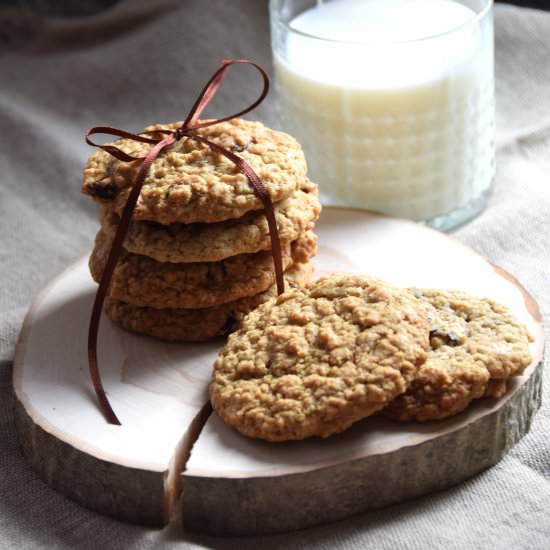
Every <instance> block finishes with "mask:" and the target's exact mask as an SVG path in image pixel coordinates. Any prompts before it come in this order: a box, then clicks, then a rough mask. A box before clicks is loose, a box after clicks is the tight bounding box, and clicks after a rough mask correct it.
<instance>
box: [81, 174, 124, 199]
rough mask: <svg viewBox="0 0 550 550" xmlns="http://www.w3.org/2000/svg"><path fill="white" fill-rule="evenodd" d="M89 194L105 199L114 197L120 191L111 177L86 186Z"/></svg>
mask: <svg viewBox="0 0 550 550" xmlns="http://www.w3.org/2000/svg"><path fill="white" fill-rule="evenodd" d="M86 190H87V192H88V194H89V195H91V196H92V197H96V198H98V199H103V200H111V199H114V198H115V196H116V195H117V193H118V187H117V186H116V185H115V183H114V181H113V180H111V179H102V180H99V181H94V182H93V183H89V184H88V185H87V186H86Z"/></svg>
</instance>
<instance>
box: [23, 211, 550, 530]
mask: <svg viewBox="0 0 550 550" xmlns="http://www.w3.org/2000/svg"><path fill="white" fill-rule="evenodd" d="M316 231H317V233H318V235H319V244H320V249H319V254H318V257H317V258H316V260H315V263H316V265H317V275H322V274H323V273H328V272H331V271H347V272H358V273H368V274H371V275H375V276H379V277H382V278H385V279H387V280H388V281H390V282H393V283H394V284H397V285H399V286H426V287H440V288H458V289H463V290H466V291H468V292H471V293H472V294H475V295H479V296H488V297H491V298H494V299H496V300H498V301H500V302H502V303H504V304H506V305H508V306H509V307H510V308H511V309H512V310H513V311H514V313H515V315H516V316H517V317H518V318H520V319H521V320H522V321H523V322H525V323H526V324H527V325H528V326H529V329H530V330H531V332H532V333H533V335H534V336H535V341H534V343H533V344H532V353H533V357H534V360H533V364H532V365H531V367H530V368H528V369H527V371H526V372H525V374H524V376H522V377H521V378H518V379H517V380H515V381H514V382H513V383H512V384H510V388H509V390H508V392H507V394H506V396H505V397H504V398H503V399H501V400H500V401H498V402H497V403H495V402H493V401H489V400H481V401H479V402H478V403H476V404H474V405H473V406H472V407H470V408H469V409H468V411H466V412H465V413H463V414H461V415H459V416H457V417H455V418H451V419H449V420H446V421H441V422H436V423H430V424H397V423H394V422H391V421H389V420H385V419H381V418H375V419H367V420H365V421H363V422H360V423H358V424H357V425H356V426H355V427H353V428H352V429H351V430H349V431H348V432H346V433H344V434H341V435H338V436H334V437H332V438H330V439H328V440H323V441H321V440H308V441H303V442H293V443H287V444H267V443H264V442H260V441H253V440H248V439H245V438H244V437H242V436H240V435H239V434H237V433H236V432H234V431H233V430H231V429H230V428H228V427H226V426H225V425H224V424H223V423H222V422H221V421H220V420H219V418H218V417H217V416H215V415H213V416H211V417H210V419H209V420H208V422H207V423H206V425H205V427H204V429H203V431H202V432H201V434H200V436H199V437H198V440H197V441H196V442H195V444H194V447H193V450H192V453H191V456H190V459H189V461H188V463H187V467H186V470H185V475H184V477H183V483H184V486H185V483H186V482H187V483H189V485H190V487H191V486H192V484H193V483H198V485H196V486H197V487H202V488H201V489H200V490H201V491H204V490H208V487H212V486H211V485H209V484H208V483H206V484H202V485H201V480H202V481H204V480H218V479H225V480H230V479H233V480H235V481H238V480H240V479H247V480H250V479H251V478H252V479H253V478H266V477H273V476H274V477H277V476H287V475H289V474H296V475H299V474H300V473H304V472H314V471H321V472H322V471H323V469H324V468H326V467H334V466H335V465H336V466H338V465H339V464H340V465H344V466H343V470H342V471H343V472H345V471H347V470H346V468H345V465H346V464H349V463H350V462H353V461H356V460H358V459H362V458H365V457H372V456H380V455H387V454H392V453H395V452H400V450H401V449H407V448H409V449H410V448H411V447H418V446H420V445H421V444H422V443H426V442H432V443H433V442H434V441H437V440H439V439H441V438H442V436H444V435H446V434H450V433H453V434H457V433H460V432H461V431H467V430H468V429H469V427H471V425H472V424H476V423H480V422H481V421H482V420H483V418H486V417H490V416H491V415H492V414H493V413H494V412H495V411H496V410H497V409H499V408H502V407H504V406H505V405H506V404H507V403H508V402H510V403H511V401H510V400H513V399H514V396H518V395H519V394H520V393H521V389H522V387H523V386H524V385H525V384H526V383H527V382H528V381H529V380H534V378H533V373H534V372H535V369H536V367H537V365H538V363H539V362H540V359H541V356H542V347H543V334H542V326H541V322H540V318H537V311H536V305H535V304H534V303H529V301H528V300H529V298H528V297H526V295H525V294H524V292H523V291H522V289H521V288H520V287H519V286H518V285H517V284H516V283H515V282H514V281H513V280H512V279H511V278H510V277H508V276H507V275H506V274H505V273H503V272H501V271H499V270H496V269H495V268H494V266H492V265H491V264H489V263H488V262H486V261H485V260H484V259H483V258H481V257H480V256H478V255H477V254H476V253H475V252H473V251H471V250H470V249H468V248H467V247H465V246H464V245H462V244H460V243H458V242H457V241H454V240H453V239H451V238H449V237H448V236H446V235H443V234H441V233H438V232H436V231H433V230H431V229H427V228H425V227H422V226H420V225H416V224H413V223H410V222H406V221H401V220H394V219H390V218H382V217H377V216H374V215H371V214H367V213H365V212H362V211H353V210H343V209H326V210H325V211H324V212H323V214H322V216H321V219H320V221H319V223H318V226H317V228H316ZM95 288H96V287H95V284H94V283H93V282H92V280H91V278H90V276H89V275H88V271H87V265H86V262H85V261H81V262H79V263H77V264H75V265H74V266H73V267H72V268H70V269H69V270H67V271H66V272H65V273H63V274H62V275H61V276H60V277H59V278H58V279H56V280H55V281H54V282H53V283H52V284H51V285H50V286H49V287H48V288H47V289H46V290H45V291H44V292H43V293H42V294H41V295H40V296H39V297H38V298H37V300H36V301H35V303H34V304H33V306H32V308H31V310H30V311H29V314H28V316H27V319H26V321H25V325H24V328H23V331H22V334H21V338H20V342H19V344H18V347H17V353H16V362H15V368H14V386H15V391H16V395H17V398H18V400H19V403H20V405H21V407H20V410H21V414H22V415H24V416H25V419H26V420H25V421H23V422H20V423H19V425H20V427H21V428H20V429H21V431H22V433H21V437H22V439H23V440H24V439H25V438H26V437H27V438H28V435H29V434H28V430H29V429H30V428H29V427H30V426H32V429H33V430H34V429H35V430H40V431H41V432H44V433H46V434H50V435H51V436H53V437H52V438H50V439H49V441H50V443H48V445H50V446H52V445H53V446H54V447H55V441H59V442H60V444H63V445H69V446H70V448H72V449H74V453H75V458H74V461H73V464H72V469H71V472H70V473H69V474H63V476H65V477H66V476H67V475H71V476H73V477H74V483H75V484H78V483H79V460H78V456H79V455H82V457H87V458H89V457H92V458H97V459H99V460H100V461H101V463H102V464H104V465H105V464H106V465H109V464H113V465H115V466H116V467H117V468H122V469H123V471H124V473H125V474H128V476H129V479H131V478H132V475H133V473H134V472H135V476H134V477H135V483H132V484H130V485H135V487H136V489H135V491H136V499H137V498H138V496H137V495H138V493H139V485H140V472H143V471H149V472H154V473H158V475H159V483H161V482H163V483H164V491H165V493H167V494H168V493H170V498H172V497H173V496H177V493H178V491H179V488H178V485H177V479H176V478H177V473H178V471H177V469H175V468H174V464H175V461H176V462H177V460H178V455H180V454H181V453H182V452H183V451H182V449H181V448H179V449H178V445H179V444H180V443H181V442H182V441H183V439H184V437H185V436H186V434H188V431H189V427H190V425H191V423H192V421H193V419H194V418H195V417H196V416H197V414H198V412H199V410H200V409H201V407H202V406H203V405H204V403H205V402H206V401H207V385H208V381H209V378H210V373H211V365H212V363H213V360H214V358H215V356H216V353H217V350H218V349H219V347H220V346H221V345H222V343H223V342H222V341H216V342H211V343H206V344H200V345H195V344H169V343H165V342H160V341H156V340H154V339H151V338H147V337H143V336H138V335H134V334H130V333H126V332H124V331H122V330H120V329H118V328H117V327H114V326H113V325H112V324H111V323H110V322H109V321H108V320H107V319H103V320H102V324H101V331H100V338H99V342H100V346H99V349H100V353H99V364H100V369H101V372H102V375H103V380H104V384H105V387H106V390H107V392H108V395H109V398H110V400H111V403H112V405H113V408H114V409H115V411H116V412H117V414H118V415H119V418H120V419H121V421H122V426H121V427H118V426H111V425H108V424H107V423H106V422H105V421H104V419H103V417H102V415H101V413H100V412H99V410H98V408H97V405H96V402H95V398H94V394H93V389H92V386H91V383H90V381H89V377H88V371H87V359H86V338H87V329H88V318H89V314H90V308H91V303H92V299H93V294H94V291H95ZM526 300H527V302H526ZM537 380H538V379H537ZM537 383H540V382H537ZM531 390H532V391H535V393H536V388H535V389H534V390H533V388H531ZM523 401H525V399H523ZM523 401H522V403H523ZM531 401H533V400H531ZM535 401H536V400H535ZM518 403H519V402H518ZM520 407H523V408H522V409H521V410H520V411H519V412H517V414H519V415H523V418H524V421H523V424H522V426H523V425H524V426H525V427H524V429H525V430H526V429H528V426H529V422H530V418H531V415H532V414H533V413H534V411H535V410H536V403H534V402H533V403H531V406H530V407H528V408H529V411H527V412H526V410H524V408H525V407H524V405H520ZM511 410H512V411H513V410H514V408H513V407H512V409H511ZM512 414H516V413H512ZM480 425H481V424H480ZM491 429H493V428H491ZM502 429H506V427H505V426H504V427H503V428H502ZM521 435H522V434H521ZM521 435H518V437H521ZM193 437H194V436H193ZM518 437H515V439H517V438H518ZM507 446H508V447H509V445H507ZM501 447H502V445H501ZM505 447H506V445H505V446H504V447H502V449H501V450H500V451H499V452H501V453H503V452H505V451H506V448H507V447H506V448H505ZM433 449H435V451H433ZM37 452H38V449H36V448H34V449H33V447H32V445H31V446H27V454H30V455H31V456H30V458H31V461H32V458H33V457H32V454H33V453H37ZM431 452H437V445H436V446H435V447H433V448H432V451H431ZM442 452H443V450H442ZM445 452H448V448H447V449H446V450H445ZM493 461H494V460H493ZM117 471H118V472H120V470H117ZM350 471H351V470H350ZM41 473H42V475H43V476H44V475H45V474H44V472H41ZM331 475H333V473H332V474H331ZM467 475H471V472H470V474H466V473H465V476H467ZM117 476H118V474H117ZM119 477H120V476H119ZM53 479H54V481H52V478H50V479H48V480H47V481H49V482H51V483H52V485H54V486H56V487H57V488H59V489H60V490H64V487H66V486H67V481H68V480H67V479H64V481H63V482H59V483H56V482H55V476H53ZM113 479H115V478H113ZM167 479H168V480H170V482H169V483H168V484H167V483H166V480H167ZM162 480H164V481H162ZM69 481H70V480H69ZM457 481H459V480H454V481H453V482H457ZM314 482H315V483H318V479H315V480H314ZM301 483H305V484H306V486H304V487H303V489H304V491H305V490H307V483H308V479H307V478H303V479H302V480H301ZM428 485H429V484H428ZM275 487H276V485H275ZM427 488H428V490H429V489H430V487H427ZM432 488H433V487H432ZM109 490H112V491H115V492H116V491H120V488H117V486H116V480H115V481H113V486H112V487H110V486H109V485H107V486H106V487H103V488H102V491H109ZM132 491H133V489H132V487H130V488H129V489H128V494H126V492H125V491H124V492H125V495H124V498H129V499H130V500H131V498H132ZM83 494H84V493H83ZM88 494H89V493H88V492H87V493H85V496H83V497H81V498H80V499H79V497H78V496H76V497H75V496H74V494H72V493H70V496H72V497H73V498H77V499H79V500H80V501H83V500H84V501H85V499H87V498H89V497H88V496H87V495H88ZM192 494H193V491H191V490H190V491H189V495H191V497H190V498H192ZM414 494H419V493H418V491H416V492H415V493H414ZM184 495H185V491H184ZM202 496H203V499H202V502H203V503H208V495H204V494H203V495H202ZM275 496H276V495H275ZM406 496H407V495H405V497H406ZM116 497H117V495H114V497H113V498H115V500H116ZM354 498H355V497H354ZM91 500H92V501H90V502H83V503H84V504H85V505H88V506H90V507H92V508H96V509H99V510H100V511H104V512H106V513H110V514H114V515H119V510H120V507H121V506H124V499H122V500H121V499H118V500H119V501H121V502H122V504H121V502H118V504H117V506H115V507H113V508H111V507H110V506H105V505H104V503H103V501H101V499H100V500H98V502H94V501H93V500H94V498H93V497H91ZM188 504H189V505H192V504H193V502H192V501H189V502H188ZM321 504H322V503H321V502H320V504H319V505H321ZM336 504H337V503H336ZM157 505H159V503H158V502H152V503H151V504H150V506H152V507H154V506H157ZM163 505H164V506H166V503H164V504H163ZM170 507H171V506H169V507H168V508H170ZM215 508H216V507H215V506H214V507H213V508H212V512H214V511H216V512H219V511H218V510H215ZM358 509H360V507H359V508H358ZM346 510H347V509H346ZM356 511H357V510H352V509H350V510H349V513H355V512H356ZM167 513H169V510H168V512H166V510H165V511H164V515H165V519H167V517H166V516H167ZM184 513H185V506H184ZM204 513H208V508H206V509H205V511H204ZM346 513H348V512H346ZM136 517H138V516H136ZM139 517H141V516H139ZM228 517H229V515H228ZM312 517H314V516H312ZM315 517H317V516H315ZM319 518H320V519H319V521H323V520H330V519H334V518H332V517H326V516H322V515H321V516H319ZM323 518H324V519H323ZM127 519H128V518H127ZM130 519H132V516H131V515H130ZM137 520H138V521H139V518H138V519H137ZM232 521H233V519H232ZM237 523H238V522H237ZM185 525H186V518H185V516H184V526H185ZM187 525H188V526H190V527H191V528H195V527H196V528H198V529H202V528H203V527H202V526H201V525H202V524H201V522H200V521H198V522H197V524H196V525H193V522H192V521H189V522H187ZM280 525H281V526H282V527H281V528H285V525H286V524H285V522H284V521H282V522H281V523H280ZM298 526H299V525H298ZM295 527H296V525H290V526H289V528H295ZM206 530H208V526H207V527H206ZM213 530H214V531H217V532H224V531H226V530H227V529H226V528H225V527H224V525H223V524H220V525H217V526H215V529H213ZM237 530H238V529H237ZM248 530H249V524H248V523H247V522H246V521H245V522H244V523H243V526H242V529H241V532H247V531H248ZM267 530H268V531H269V530H280V528H279V527H278V526H277V525H272V526H270V527H268V528H267ZM250 531H262V529H261V528H258V529H254V528H252V529H250ZM264 531H265V529H264Z"/></svg>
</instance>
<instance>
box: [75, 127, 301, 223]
mask: <svg viewBox="0 0 550 550" xmlns="http://www.w3.org/2000/svg"><path fill="white" fill-rule="evenodd" d="M180 125H181V123H173V124H157V125H155V126H150V127H148V128H146V129H145V130H146V131H154V130H158V129H171V130H175V129H176V128H178V127H179V126H180ZM197 134H198V135H200V136H202V137H204V138H206V139H208V140H210V141H212V142H214V143H216V144H218V145H221V146H222V147H225V148H226V149H228V150H230V151H232V152H234V153H237V154H238V155H239V156H240V157H241V158H243V159H244V160H245V161H246V162H247V163H248V164H249V165H250V166H251V167H252V168H253V169H254V171H255V172H256V173H257V174H258V176H259V177H260V179H261V180H262V182H263V184H264V186H265V188H266V190H267V192H268V193H269V195H270V197H271V200H272V201H273V202H278V201H281V200H283V199H285V198H287V197H289V196H290V195H292V193H294V192H295V191H297V190H298V188H299V185H300V184H301V182H302V181H303V180H304V178H305V176H306V171H307V166H306V161H305V158H304V153H303V151H302V148H301V147H300V145H299V144H298V142H297V141H296V140H295V139H294V138H292V137H291V136H289V135H287V134H284V133H282V132H276V131H274V130H271V129H269V128H267V127H265V126H264V125H263V124H261V123H259V122H250V121H248V120H243V119H233V120H230V121H227V122H221V123H219V124H215V125H213V126H210V127H208V128H202V129H200V130H198V131H197ZM159 137H162V136H161V135H160V134H159ZM115 145H116V146H117V147H119V148H120V149H122V150H123V151H125V152H126V153H129V154H131V155H134V156H138V155H139V156H141V155H144V154H146V153H147V151H149V149H150V148H151V145H150V144H147V143H139V142H136V141H131V140H125V139H121V140H118V141H116V142H115ZM140 166H141V160H138V161H134V162H122V161H119V160H117V159H115V158H114V157H112V156H111V155H109V153H106V152H104V151H102V150H98V151H97V152H96V153H94V154H93V155H92V156H91V157H90V158H89V159H88V162H87V163H86V166H85V168H84V178H83V182H82V192H83V193H85V194H87V195H89V196H91V197H92V198H93V199H95V200H96V201H98V202H100V203H103V204H108V205H110V207H111V208H112V210H113V211H114V212H116V213H118V214H119V215H120V214H121V213H122V210H123V208H124V205H125V204H126V200H127V198H128V195H129V193H130V189H131V186H132V184H133V182H134V181H135V177H136V174H137V172H138V170H139V168H140ZM261 208H263V204H262V201H261V200H260V198H259V197H258V196H257V195H256V193H255V191H254V188H253V187H252V185H250V182H249V181H248V179H247V177H246V176H245V175H244V174H243V173H241V172H240V171H239V170H238V169H237V167H236V166H235V165H234V164H233V163H232V162H231V161H229V160H228V159H227V158H225V157H224V156H223V155H221V154H219V153H216V152H213V151H212V150H211V149H210V148H209V147H207V146H206V145H202V144H200V143H197V142H196V141H193V140H191V139H189V138H183V139H181V140H180V141H178V142H177V143H175V144H174V145H173V146H172V147H171V148H169V149H168V150H167V151H164V152H162V153H161V155H160V156H159V157H158V158H157V159H156V160H155V161H154V162H153V165H152V167H151V169H150V171H149V174H148V176H147V178H146V179H145V182H144V185H143V188H142V190H141V193H140V197H139V200H138V202H137V204H136V207H135V209H134V214H133V218H134V220H150V221H155V222H158V223H160V224H163V225H169V224H172V223H178V222H179V223H185V224H190V223H196V222H206V223H212V222H219V221H223V220H227V219H232V218H240V217H241V216H243V215H244V214H246V212H250V211H251V210H259V209H261Z"/></svg>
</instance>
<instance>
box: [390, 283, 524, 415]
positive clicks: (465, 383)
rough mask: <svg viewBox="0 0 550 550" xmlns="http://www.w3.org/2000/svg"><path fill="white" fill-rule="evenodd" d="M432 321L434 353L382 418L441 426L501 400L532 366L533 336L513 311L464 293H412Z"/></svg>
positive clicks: (436, 291)
mask: <svg viewBox="0 0 550 550" xmlns="http://www.w3.org/2000/svg"><path fill="white" fill-rule="evenodd" d="M412 292H413V293H414V295H415V296H416V297H417V298H418V299H419V300H420V301H421V302H422V303H423V305H424V307H425V308H426V309H427V311H428V317H429V319H430V325H431V327H430V347H431V349H430V352H429V354H428V359H427V361H426V363H424V365H422V367H420V369H419V370H418V373H417V375H416V378H415V380H414V381H413V383H412V384H411V387H410V388H409V389H408V391H407V392H406V393H404V394H403V395H400V396H399V397H397V398H396V399H394V400H393V401H392V402H391V403H390V404H389V405H388V406H387V407H386V408H385V409H384V410H383V414H384V415H385V416H388V417H390V418H394V419H397V420H420V421H424V420H438V419H442V418H447V417H449V416H452V415H455V414H458V413H459V412H461V411H463V410H464V409H465V408H466V407H467V406H468V404H469V403H470V402H471V401H472V400H473V399H477V398H479V397H483V396H492V397H500V396H501V395H502V394H503V393H504V392H505V391H506V381H507V380H508V379H509V378H510V377H511V376H518V375H520V374H521V373H522V372H523V370H524V369H525V367H527V366H528V365H529V364H530V363H531V355H530V352H529V348H528V344H529V338H530V337H529V334H528V332H527V329H526V327H525V326H524V325H523V324H522V323H520V322H519V321H518V320H517V319H515V317H514V316H513V315H512V313H511V312H510V310H509V309H508V308H507V307H505V306H503V305H501V304H498V303H496V302H494V301H492V300H489V299H486V298H476V297H473V296H470V295H468V294H466V293H465V292H461V291H445V290H425V289H412Z"/></svg>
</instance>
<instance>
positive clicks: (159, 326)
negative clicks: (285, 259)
mask: <svg viewBox="0 0 550 550" xmlns="http://www.w3.org/2000/svg"><path fill="white" fill-rule="evenodd" d="M312 274H313V265H312V264H311V263H305V264H293V265H292V266H291V267H289V268H288V269H287V270H286V271H285V283H286V285H287V288H301V287H304V286H306V284H307V283H308V282H309V281H310V279H311V276H312ZM276 295H277V288H276V287H275V286H271V287H270V288H268V289H267V290H265V291H264V292H260V293H259V294H256V295H254V296H247V297H246V298H240V299H238V300H234V301H233V302H227V303H225V304H222V305H220V306H213V307H208V308H204V309H171V308H167V309H155V308H152V307H140V306H134V305H132V304H127V303H125V302H121V301H120V300H115V299H113V298H107V300H106V301H105V306H104V310H105V314H106V315H107V317H109V318H110V319H111V320H112V321H113V322H114V323H115V324H116V325H119V326H120V327H122V328H124V329H126V330H130V331H132V332H139V333H141V334H147V335H149V336H154V337H156V338H160V339H161V340H172V341H182V342H200V341H204V340H209V339H211V338H215V337H216V336H225V335H227V334H228V333H230V332H232V331H234V330H236V329H237V328H238V327H239V324H240V321H241V320H242V318H243V317H244V316H245V315H246V314H247V313H248V312H249V311H251V310H253V309H254V308H255V307H257V306H259V305H260V304H263V303H264V302H266V301H267V300H269V299H270V298H272V297H274V296H276Z"/></svg>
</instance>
